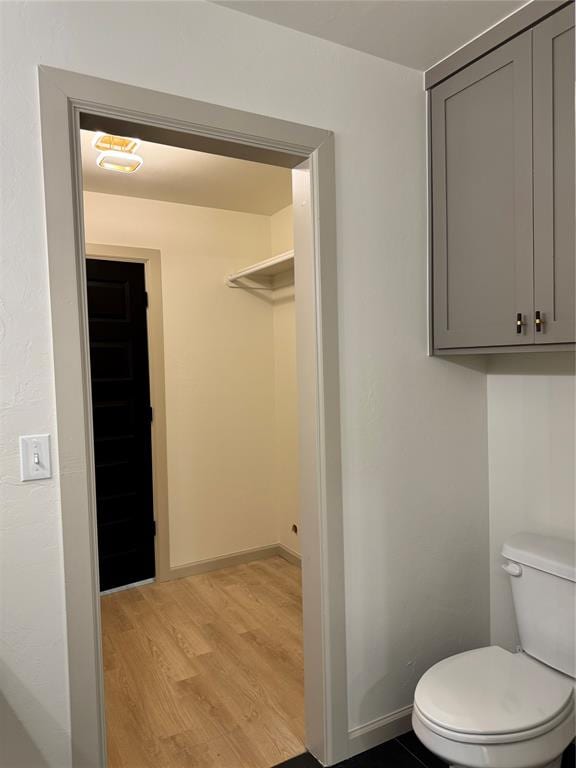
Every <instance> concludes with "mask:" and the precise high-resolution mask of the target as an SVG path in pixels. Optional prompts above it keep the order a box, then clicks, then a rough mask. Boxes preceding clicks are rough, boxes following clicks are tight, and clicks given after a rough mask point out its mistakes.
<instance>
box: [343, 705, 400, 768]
mask: <svg viewBox="0 0 576 768" xmlns="http://www.w3.org/2000/svg"><path fill="white" fill-rule="evenodd" d="M411 728H412V705H411V704H410V705H409V706H407V707H402V709H397V710H396V711H395V712H391V713H390V714H389V715H384V716H383V717H379V718H377V719H376V720H372V721H371V722H369V723H365V724H364V725H357V726H356V727H355V728H351V729H350V730H349V731H348V742H349V757H354V755H358V754H360V752H365V751H366V750H367V749H372V747H377V746H378V744H383V743H384V742H385V741H390V739H395V738H396V737H397V736H401V735H402V734H403V733H407V732H408V731H409V730H410V729H411Z"/></svg>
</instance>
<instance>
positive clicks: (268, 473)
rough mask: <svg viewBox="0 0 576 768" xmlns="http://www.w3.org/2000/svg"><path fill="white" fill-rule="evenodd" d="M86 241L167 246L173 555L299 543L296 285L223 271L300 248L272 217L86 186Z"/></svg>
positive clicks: (178, 562) (175, 562) (181, 557)
mask: <svg viewBox="0 0 576 768" xmlns="http://www.w3.org/2000/svg"><path fill="white" fill-rule="evenodd" d="M84 201H85V217H86V225H85V226H86V238H87V240H88V241H89V242H94V243H102V244H109V245H110V244H112V245H123V246H140V247H147V248H158V249H159V250H160V252H161V264H162V291H163V306H164V350H165V380H166V421H167V454H168V455H167V463H168V507H169V518H170V564H171V566H172V567H176V566H182V565H188V564H190V563H195V562H198V561H199V560H206V559H210V558H213V557H218V556H222V555H228V554H233V553H236V552H242V551H244V550H247V549H252V548H255V547H262V546H267V545H270V544H275V543H277V542H281V543H282V544H284V545H285V546H287V547H289V548H290V549H291V550H293V551H296V552H299V547H298V537H297V536H296V535H295V534H294V533H292V532H291V526H292V524H293V523H297V524H298V523H299V517H298V473H297V465H298V414H297V393H296V340H295V327H294V325H295V324H294V289H293V287H287V288H284V289H280V290H279V291H275V292H274V300H273V301H272V297H271V296H270V295H268V294H255V293H248V292H246V291H242V290H237V289H230V288H228V287H227V286H226V285H225V282H224V279H225V276H226V275H227V274H229V273H231V272H234V271H236V270H237V269H240V268H242V267H244V266H247V265H249V264H252V263H254V262H257V261H259V260H261V259H265V258H268V257H269V256H270V255H271V254H272V255H273V254H276V253H280V252H282V251H286V250H289V249H290V248H291V247H292V212H291V206H289V207H288V208H286V209H284V210H283V211H280V212H279V213H278V214H276V215H275V216H273V217H268V216H257V215H251V214H244V213H236V212H233V211H223V210H216V209H210V208H200V207H196V206H188V205H178V204H175V203H165V202H160V201H154V200H143V199H140V198H128V197H120V196H115V195H106V194H100V193H94V192H86V193H85V195H84Z"/></svg>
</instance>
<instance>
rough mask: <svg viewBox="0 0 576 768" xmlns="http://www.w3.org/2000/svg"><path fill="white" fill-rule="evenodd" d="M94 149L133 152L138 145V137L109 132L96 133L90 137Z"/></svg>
mask: <svg viewBox="0 0 576 768" xmlns="http://www.w3.org/2000/svg"><path fill="white" fill-rule="evenodd" d="M92 146H93V147H94V149H99V150H100V152H105V151H106V150H111V149H112V150H115V151H116V152H134V150H136V149H138V147H139V146H140V139H131V138H129V137H128V136H114V135H112V134H111V133H104V132H103V131H98V133H97V134H96V135H95V136H94V138H93V139H92Z"/></svg>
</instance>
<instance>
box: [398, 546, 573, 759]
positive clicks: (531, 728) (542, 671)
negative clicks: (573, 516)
mask: <svg viewBox="0 0 576 768" xmlns="http://www.w3.org/2000/svg"><path fill="white" fill-rule="evenodd" d="M502 555H503V557H504V558H505V560H506V562H505V563H504V565H503V566H502V567H503V568H504V570H505V571H506V572H507V573H508V574H509V575H510V577H511V582H512V595H513V599H514V607H515V609H516V620H517V623H518V632H519V635H520V642H521V647H522V650H521V651H520V652H519V653H510V652H509V651H506V650H504V649H503V648H499V647H498V646H491V647H489V648H480V649H478V650H475V651H469V652H467V653H460V654H458V655H456V656H451V657H450V658H448V659H444V661H441V662H439V663H438V664H436V665H435V666H434V667H432V668H431V669H429V670H428V672H426V674H425V675H423V677H422V678H421V680H420V682H419V683H418V686H417V688H416V692H415V694H414V710H413V714H412V725H413V727H414V731H415V732H416V734H417V736H418V738H419V739H420V741H422V742H423V744H425V746H426V747H428V749H429V750H430V751H431V752H434V753H435V754H436V755H438V756H439V757H440V758H441V759H442V760H445V761H446V762H447V763H449V764H450V765H451V766H452V767H453V768H560V764H561V762H562V752H563V751H564V750H565V749H566V747H567V746H568V745H569V744H570V742H571V741H572V739H573V738H574V735H575V714H574V686H575V678H576V657H575V654H576V644H575V641H574V637H575V621H576V615H575V599H576V583H575V582H576V567H575V559H574V542H571V541H567V540H564V539H556V538H551V537H546V536H538V535H536V534H531V533H520V534H518V535H516V536H514V537H513V538H511V539H510V540H509V541H508V542H507V543H506V544H505V545H504V547H503V549H502Z"/></svg>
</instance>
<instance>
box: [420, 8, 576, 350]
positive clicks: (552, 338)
mask: <svg viewBox="0 0 576 768" xmlns="http://www.w3.org/2000/svg"><path fill="white" fill-rule="evenodd" d="M430 127H431V142H430V149H431V201H432V239H431V244H432V270H431V275H432V322H433V346H434V349H435V351H437V352H438V353H442V352H445V353H447V352H449V351H450V350H476V351H478V352H482V351H498V349H501V350H511V349H515V348H522V347H524V348H526V347H528V348H530V349H536V348H541V345H542V348H543V347H544V345H546V348H548V349H550V345H552V344H571V343H573V342H574V341H575V340H576V333H575V320H576V318H575V315H574V298H575V296H574V294H575V279H576V275H575V243H574V159H575V158H574V6H573V5H572V6H569V7H567V8H564V9H562V10H561V11H558V12H557V13H555V14H554V15H552V16H550V17H549V18H547V19H546V20H544V21H543V22H541V23H540V24H538V25H536V26H535V27H534V28H533V29H529V30H527V31H525V32H523V33H522V34H520V35H518V36H517V37H514V38H513V39H512V40H510V41H509V42H507V43H505V44H503V45H501V46H500V47H499V48H497V49H495V50H493V51H492V52H490V53H488V54H487V55H485V56H483V57H482V58H480V59H478V60H477V61H475V62H474V63H472V64H470V65H469V66H467V67H465V68H464V69H462V70H461V71H459V72H457V73H456V74H454V75H452V76H451V77H449V78H448V79H446V80H444V81H443V82H442V83H440V84H439V85H437V86H435V87H434V88H433V89H432V90H431V93H430Z"/></svg>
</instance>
